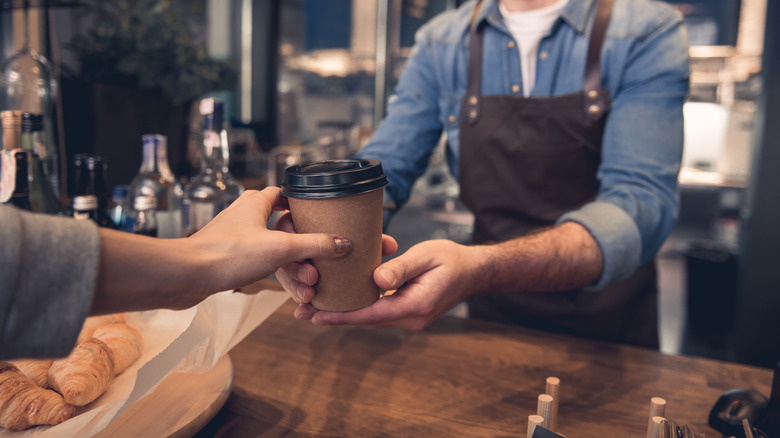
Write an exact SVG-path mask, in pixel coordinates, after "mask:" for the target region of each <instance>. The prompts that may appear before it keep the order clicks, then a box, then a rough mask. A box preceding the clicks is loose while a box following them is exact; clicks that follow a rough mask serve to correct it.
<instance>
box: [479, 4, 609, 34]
mask: <svg viewBox="0 0 780 438" xmlns="http://www.w3.org/2000/svg"><path fill="white" fill-rule="evenodd" d="M498 1H499V0H482V6H481V8H480V10H479V12H478V13H477V17H476V20H475V23H476V24H479V23H481V22H482V21H483V20H487V21H488V23H490V24H491V25H492V26H496V27H498V28H503V27H504V24H503V21H502V20H501V12H500V11H499V9H498ZM596 1H597V0H569V3H568V4H566V7H564V8H563V12H561V19H563V21H565V22H566V23H568V24H569V26H571V27H573V28H574V29H576V30H577V31H578V32H580V33H583V34H584V33H585V29H586V27H587V25H588V18H589V16H590V11H591V9H592V8H593V6H594V4H595V3H596Z"/></svg>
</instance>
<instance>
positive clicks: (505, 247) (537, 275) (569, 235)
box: [477, 222, 603, 293]
mask: <svg viewBox="0 0 780 438" xmlns="http://www.w3.org/2000/svg"><path fill="white" fill-rule="evenodd" d="M477 248H479V249H478V251H479V252H480V253H481V260H482V263H481V264H482V266H483V273H482V274H480V275H482V276H483V279H484V280H483V281H482V282H481V283H482V284H481V287H479V291H480V292H484V293H495V292H509V293H512V292H551V291H563V290H571V289H576V288H581V287H584V286H587V285H590V284H592V283H594V282H595V281H596V280H597V279H598V278H599V276H600V275H601V270H602V266H603V258H602V253H601V249H600V248H599V245H598V243H597V242H596V240H595V239H594V238H593V237H592V236H591V235H590V233H589V232H588V231H587V230H586V229H585V228H584V227H583V226H581V225H579V224H577V223H574V222H566V223H563V224H561V225H558V226H556V227H553V228H547V229H545V230H543V231H540V232H537V233H533V234H530V235H527V236H524V237H520V238H517V239H513V240H509V241H506V242H503V243H499V244H495V245H488V246H483V247H477Z"/></svg>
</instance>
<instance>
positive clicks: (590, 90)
mask: <svg viewBox="0 0 780 438" xmlns="http://www.w3.org/2000/svg"><path fill="white" fill-rule="evenodd" d="M613 3H614V0H597V5H596V17H595V18H594V19H593V30H591V32H590V41H589V42H588V57H587V61H586V64H585V86H584V92H585V114H587V116H588V118H589V119H591V120H598V119H600V118H601V116H602V115H603V114H604V112H605V111H606V110H608V109H609V95H608V94H607V93H605V92H604V91H603V89H602V84H601V48H602V46H603V44H604V36H605V35H606V33H607V25H608V24H609V17H610V15H612V5H613Z"/></svg>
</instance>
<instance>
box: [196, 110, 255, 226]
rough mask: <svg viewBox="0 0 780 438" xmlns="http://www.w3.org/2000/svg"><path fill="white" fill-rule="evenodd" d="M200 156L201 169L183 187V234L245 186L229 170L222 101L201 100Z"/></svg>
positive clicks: (214, 212)
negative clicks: (201, 147)
mask: <svg viewBox="0 0 780 438" xmlns="http://www.w3.org/2000/svg"><path fill="white" fill-rule="evenodd" d="M201 112H202V113H203V114H204V118H203V158H202V160H201V161H202V163H201V170H200V172H199V173H198V174H197V175H195V177H194V178H192V180H191V181H190V182H189V184H187V187H186V189H185V190H184V212H185V214H184V220H185V234H186V235H187V236H189V235H192V234H193V233H195V232H196V231H198V230H199V229H201V228H203V227H204V226H205V225H206V224H207V223H208V222H209V221H210V220H211V219H213V218H214V217H215V216H216V215H217V214H219V212H220V211H222V210H224V209H225V208H227V206H228V205H230V204H231V203H232V202H233V201H235V200H236V199H237V198H238V197H239V196H240V195H241V193H243V192H244V186H243V185H242V184H241V183H240V182H238V180H236V179H235V178H234V177H233V175H232V174H231V173H230V171H229V170H228V164H229V147H228V140H227V131H226V129H225V123H224V103H223V102H222V101H220V100H217V99H212V98H209V99H204V100H203V101H201Z"/></svg>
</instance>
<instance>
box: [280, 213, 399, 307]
mask: <svg viewBox="0 0 780 438" xmlns="http://www.w3.org/2000/svg"><path fill="white" fill-rule="evenodd" d="M274 229H276V230H280V231H284V232H287V233H290V234H295V227H294V225H293V223H292V217H291V216H290V212H289V211H287V212H285V213H283V214H282V215H281V216H279V219H278V220H277V221H276V224H275V225H274ZM300 235H305V234H300ZM397 250H398V243H397V242H396V241H395V239H393V238H392V237H390V236H388V235H386V234H383V235H382V256H383V257H384V256H388V255H391V254H393V253H395V252H396V251H397ZM308 258H314V257H301V258H299V259H297V260H295V261H293V262H291V263H288V264H286V265H284V266H282V267H281V268H280V269H279V270H277V271H276V279H277V280H279V283H281V285H282V286H283V287H284V289H285V290H286V291H287V292H288V293H289V294H290V296H291V297H292V298H293V300H295V302H297V303H299V304H304V303H310V302H311V300H312V299H313V298H314V294H315V293H316V291H315V289H314V285H315V284H317V281H319V278H320V274H319V272H318V271H317V268H315V267H314V265H312V264H311V263H310V262H308V261H307V260H306V259H308Z"/></svg>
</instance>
